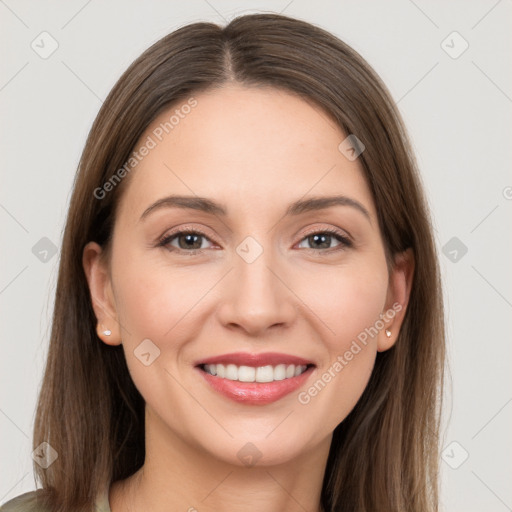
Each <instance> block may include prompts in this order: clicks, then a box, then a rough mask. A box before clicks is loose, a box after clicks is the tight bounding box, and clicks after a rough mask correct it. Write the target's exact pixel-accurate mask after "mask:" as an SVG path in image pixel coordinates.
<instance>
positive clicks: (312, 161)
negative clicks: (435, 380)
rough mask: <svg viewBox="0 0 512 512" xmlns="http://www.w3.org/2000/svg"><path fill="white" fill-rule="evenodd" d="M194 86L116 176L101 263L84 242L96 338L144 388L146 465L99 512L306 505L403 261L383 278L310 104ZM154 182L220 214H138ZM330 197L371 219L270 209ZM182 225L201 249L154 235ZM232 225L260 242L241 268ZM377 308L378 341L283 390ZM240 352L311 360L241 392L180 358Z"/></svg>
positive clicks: (405, 287) (370, 236) (359, 188)
mask: <svg viewBox="0 0 512 512" xmlns="http://www.w3.org/2000/svg"><path fill="white" fill-rule="evenodd" d="M194 97H195V98H196V99H197V102H198V104H197V106H196V107H195V108H194V109H193V110H192V111H191V112H190V114H188V115H187V116H185V118H184V119H181V120H180V122H179V124H178V125H176V126H175V127H174V129H173V130H172V131H170V132H169V134H168V135H167V136H166V137H165V138H164V139H163V140H162V141H161V142H160V143H159V144H158V145H157V146H156V147H155V148H153V149H152V150H151V151H150V152H149V154H148V155H147V156H146V157H144V159H143V160H142V161H141V162H140V163H139V164H138V165H137V167H136V169H135V170H134V171H132V173H131V174H130V175H129V178H126V179H127V180H128V182H127V183H124V184H123V185H124V186H126V188H125V190H124V191H123V195H122V198H121V203H120V207H119V210H118V214H117V218H116V222H115V227H114V236H113V244H112V252H111V254H110V257H109V259H108V261H106V259H105V258H102V250H101V247H99V246H98V245H97V244H96V243H95V242H90V243H89V244H88V245H87V246H86V247H85V249H84V253H83V265H84V269H85V272H86V275H87V279H88V282H89V287H90V290H91V297H92V303H93V307H94V310H95V313H96V316H97V319H98V336H99V337H100V338H101V339H102V341H103V342H104V343H106V344H109V345H117V344H120V343H122V345H123V348H124V352H125V356H126V360H127V364H128V368H129V370H130V373H131V376H132V378H133V380H134V382H135V385H136V386H137V388H138V389H139V391H140V392H141V394H142V396H143V397H144V399H145V401H146V416H145V422H146V460H145V464H144V466H143V467H142V468H141V470H139V471H138V472H137V473H136V474H135V475H133V476H132V477H130V478H128V479H126V480H124V481H120V482H116V483H114V484H113V485H112V486H111V488H110V496H109V498H110V504H111V509H112V512H124V511H129V510H133V511H139V510H152V511H154V512H164V511H165V512H168V511H169V510H183V511H186V510H190V511H192V510H194V509H196V510H198V511H200V512H203V511H217V512H218V511H230V510H238V511H245V512H249V511H256V510H257V511H261V510H266V511H276V512H277V511H281V512H282V511H299V510H301V511H302V510H304V509H305V510H309V511H315V510H320V508H319V502H320V491H321V486H322V479H323V475H324V470H325V464H326V461H327V456H328V452H329V446H330V442H331V438H332V432H333V430H334V428H335V427H336V426H337V425H338V424H339V423H340V422H341V421H342V420H343V419H344V418H345V417H346V416H347V415H348V413H349V412H350V411H351V410H352V408H353V407H354V405H355V404H356V402H357V401H358V399H359V398H360V396H361V394H362V392H363V391H364V389H365V387H366V385H367V383H368V379H369V377H370V374H371V372H372V369H373V366H374V361H375V357H376V353H377V351H384V350H387V349H389V348H390V347H391V346H392V345H393V344H394V343H395V341H396V338H397V336H398V332H399V330H400V326H401V324H402V321H403V317H404V314H405V310H406V306H407V302H408V299H409V294H410V288H411V281H412V273H413V269H414V261H413V256H412V253H411V252H410V250H409V251H406V252H405V253H403V254H400V255H397V257H396V260H395V263H396V264H395V267H394V269H393V271H392V272H391V273H388V269H387V266H386V260H385V253H384V246H383V240H382V237H381V233H380V231H379V228H378V223H377V216H376V210H375V205H374V202H373V198H372V196H371V193H370V190H369V188H368V186H367V184H366V182H365V180H364V178H363V172H362V169H361V166H360V163H359V161H358V160H357V159H356V160H355V161H350V160H348V159H347V158H346V157H345V156H344V155H343V154H342V153H341V152H340V151H339V150H338V145H339V144H340V142H341V141H343V140H344V139H345V137H346V134H343V133H342V132H341V131H340V129H339V128H338V127H337V126H336V124H335V123H334V122H333V121H332V120H331V119H330V118H329V117H328V116H327V115H326V114H325V113H324V112H323V111H322V110H321V109H319V108H318V107H316V106H314V105H312V104H309V103H307V102H305V101H304V100H303V99H300V98H298V97H297V96H295V95H292V94H290V93H287V92H283V91H279V90H277V89H271V88H255V87H252V88H247V87H243V86H241V85H238V84H230V85H229V86H225V87H223V88H221V89H217V90H215V91H209V92H203V93H201V94H197V95H195V96H194ZM175 108H176V106H173V108H171V109H169V111H168V112H164V113H162V115H161V116H160V117H159V118H157V119H155V121H154V122H153V123H152V125H151V126H150V127H149V128H148V130H147V132H146V133H145V134H143V136H142V137H141V139H140V141H144V140H145V139H146V137H147V135H150V134H151V133H152V130H153V129H154V128H155V127H157V126H158V125H159V124H160V123H161V122H162V121H164V120H166V119H168V118H169V115H170V113H172V111H173V110H174V109H175ZM140 143H141V142H140ZM140 143H139V144H140ZM170 194H179V195H197V196H201V197H207V198H209V199H212V200H214V201H216V202H218V203H221V204H223V205H224V206H225V207H226V208H227V210H228V216H226V217H225V218H223V217H222V216H219V215H214V214H211V213H205V212H200V211H196V210H192V209H178V208H165V207H164V208H160V209H155V210H153V212H151V213H150V214H149V215H147V217H145V219H144V220H140V218H141V215H142V214H143V212H144V211H145V210H146V209H147V208H148V207H149V206H150V205H151V204H153V203H154V202H155V201H157V200H158V199H161V198H163V197H165V196H168V195H170ZM334 194H339V195H344V196H347V197H350V198H352V199H354V200H357V201H358V202H359V203H361V204H362V205H363V206H364V207H365V208H366V209H367V211H368V212H369V215H370V218H369V219H367V218H366V217H365V216H364V215H363V214H362V213H361V212H360V211H358V210H357V209H356V208H353V207H351V206H332V207H330V208H328V209H325V210H321V211H312V212H305V213H302V214H300V215H298V216H288V217H287V216H285V210H286V208H287V206H288V205H289V204H290V203H292V202H293V201H296V200H298V199H303V198H309V197H312V196H313V195H314V196H315V197H316V196H328V195H334ZM182 227H183V228H185V229H184V230H185V231H186V228H191V227H192V228H195V229H198V230H200V231H203V232H204V233H205V237H199V238H198V240H197V246H200V247H202V248H203V253H197V252H196V253H195V254H186V253H185V252H186V251H187V250H188V251H189V253H190V252H193V251H191V250H190V249H186V247H187V246H186V245H185V242H186V241H185V242H184V241H183V236H182V238H181V242H182V245H181V246H180V245H179V244H180V238H179V237H178V238H174V241H172V242H170V243H169V244H168V246H167V247H158V246H157V244H158V241H159V239H160V238H162V237H163V236H164V235H166V234H168V233H170V232H171V229H173V228H182ZM328 228H331V229H332V228H334V229H338V230H339V232H340V233H341V234H343V235H344V236H349V237H350V239H351V240H352V241H353V246H352V247H345V246H344V245H343V244H341V245H340V242H339V241H338V240H337V239H336V238H335V237H334V236H333V237H332V238H331V240H330V241H329V240H327V241H326V243H325V245H322V244H321V241H320V242H316V244H315V241H314V240H311V237H309V239H308V235H309V234H310V233H322V230H324V229H328ZM247 236H251V237H253V238H254V239H255V240H256V241H257V242H258V243H259V245H260V246H261V248H262V249H263V252H262V254H261V255H260V256H259V257H258V258H257V259H256V260H255V261H253V262H251V263H248V262H247V261H246V260H244V259H243V258H242V257H240V256H239V254H238V253H237V252H236V249H237V247H238V246H239V245H240V243H241V242H242V241H243V240H244V239H245V237H247ZM180 247H181V248H182V249H181V250H182V253H181V254H180V253H179V248H180ZM183 247H185V248H183ZM324 247H325V248H324ZM172 248H174V249H175V250H174V251H172ZM332 248H334V249H340V250H337V251H333V250H332ZM170 249H171V250H170ZM251 250H254V249H251ZM327 251H329V252H327ZM394 303H398V304H400V305H401V306H402V310H401V311H400V312H398V313H396V315H395V316H394V318H391V319H386V324H385V325H386V328H387V329H389V330H390V331H391V337H387V336H386V334H385V332H384V329H381V330H380V331H379V332H378V334H377V335H376V336H375V337H373V338H371V337H370V338H369V339H368V343H367V345H366V346H364V348H363V349H362V350H361V351H360V352H359V353H358V354H357V355H355V356H354V358H353V359H352V360H351V361H350V362H349V363H348V364H347V365H346V366H345V367H344V368H343V370H342V371H340V372H338V373H337V374H336V377H335V378H333V379H332V380H331V381H330V382H329V383H328V384H327V385H326V386H325V387H324V388H323V389H322V390H321V392H319V393H318V394H317V395H316V396H314V397H313V398H311V400H310V401H309V403H307V404H302V403H300V402H299V400H298V393H299V392H300V391H304V390H307V389H308V388H309V387H310V386H311V385H312V384H313V383H314V382H315V381H317V380H318V378H319V377H320V376H321V375H322V373H324V372H325V371H327V370H328V369H329V368H330V367H332V365H333V363H334V362H335V361H336V360H337V357H338V356H339V355H343V354H344V353H345V352H346V351H347V350H348V349H349V348H350V346H351V343H352V342H353V340H354V339H356V337H357V336H358V335H359V334H360V333H361V332H362V331H364V329H365V328H368V327H370V326H372V325H374V324H375V322H376V320H378V319H379V315H380V314H382V313H384V312H386V311H388V310H390V309H392V305H393V304H394ZM105 329H110V330H111V331H112V334H111V335H110V336H106V335H104V334H103V332H102V331H103V330H105ZM148 338H149V339H150V340H151V341H152V342H153V343H154V344H155V345H156V346H158V348H159V350H160V355H159V357H158V358H157V359H155V360H154V362H153V363H152V364H151V365H149V366H145V365H144V364H142V363H141V361H140V360H139V359H138V358H137V357H135V355H134V350H135V349H136V348H137V346H138V345H139V344H140V343H141V341H142V340H144V339H148ZM239 351H243V352H250V353H261V352H281V353H286V354H293V355H297V356H301V357H304V358H306V359H308V360H311V361H313V362H314V363H315V365H316V368H315V370H314V371H313V373H312V375H311V376H310V377H309V379H308V381H307V383H306V384H305V385H304V386H302V387H301V388H300V389H299V390H298V391H297V392H293V393H291V394H289V395H287V396H286V397H284V398H282V399H280V400H278V401H277V402H274V403H271V404H267V405H247V404H240V403H236V402H233V401H231V400H229V399H228V398H226V397H224V396H222V395H220V394H218V393H217V392H216V391H214V390H213V389H212V388H211V387H210V386H209V385H208V384H206V383H205V382H204V381H203V379H202V377H201V376H200V375H199V374H198V372H197V370H196V369H194V364H195V363H196V362H197V361H198V360H199V359H201V358H206V357H211V356H215V355H219V354H225V353H229V352H239ZM248 442H250V443H252V444H253V445H255V446H256V447H257V449H258V450H259V452H260V454H261V458H260V459H259V460H257V463H256V464H255V465H254V466H251V467H248V466H246V465H245V464H244V463H243V462H242V461H241V460H240V459H239V458H238V456H237V453H238V452H239V450H240V449H241V448H242V447H244V446H245V445H246V443H248Z"/></svg>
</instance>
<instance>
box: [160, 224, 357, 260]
mask: <svg viewBox="0 0 512 512" xmlns="http://www.w3.org/2000/svg"><path fill="white" fill-rule="evenodd" d="M323 234H328V235H333V237H334V238H336V239H337V240H338V241H339V242H340V244H339V245H338V246H336V247H331V248H330V249H309V248H307V249H306V250H308V251H313V252H324V253H332V252H337V251H341V250H345V249H349V248H351V247H353V243H352V241H351V240H350V239H349V238H348V237H346V236H345V235H343V234H342V233H340V232H339V231H338V230H337V229H334V228H326V229H321V230H314V231H311V232H308V233H306V234H305V235H304V236H303V237H302V238H301V240H300V242H302V241H303V240H305V239H306V238H308V237H310V236H312V235H323ZM180 235H199V236H202V237H204V238H206V239H207V240H209V241H210V242H212V240H210V238H209V237H208V236H207V235H206V234H205V233H203V232H202V231H199V230H197V229H193V228H191V229H186V228H184V229H181V230H180V231H175V232H173V233H169V234H168V235H165V236H164V237H163V238H161V239H160V240H159V242H158V244H157V246H158V247H166V246H167V245H168V244H169V243H170V242H171V241H172V240H173V239H175V238H177V237H179V236H180ZM168 250H170V251H171V252H178V253H182V254H187V253H193V254H202V253H203V252H204V251H205V250H206V249H191V250H185V249H179V248H177V247H172V248H171V249H168ZM302 250H304V249H302Z"/></svg>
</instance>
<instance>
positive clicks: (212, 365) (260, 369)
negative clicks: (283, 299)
mask: <svg viewBox="0 0 512 512" xmlns="http://www.w3.org/2000/svg"><path fill="white" fill-rule="evenodd" d="M315 368H316V366H315V365H314V364H313V363H312V362H311V361H308V360H306V359H303V358H300V357H296V356H290V355H286V354H276V353H265V354H247V353H233V354H224V355H222V356H216V357H212V358H209V359H206V360H203V361H199V362H198V363H197V364H196V369H197V370H199V371H200V374H201V376H202V377H203V379H204V380H205V381H206V382H207V383H208V384H209V386H210V387H211V388H212V389H213V390H214V391H216V392H217V393H220V394H221V395H224V396H225V397H227V398H229V399H231V400H234V401H236V402H241V403H244V404H247V405H264V404H268V403H271V402H275V401H277V400H279V399H281V398H283V397H284V396H286V395H288V394H290V393H292V392H293V391H295V390H297V389H298V388H299V387H300V386H302V385H303V384H304V382H305V381H306V380H307V379H308V378H309V376H310V375H311V374H312V372H313V370H314V369H315Z"/></svg>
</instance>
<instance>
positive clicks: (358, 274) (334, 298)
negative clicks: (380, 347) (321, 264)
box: [297, 261, 388, 357]
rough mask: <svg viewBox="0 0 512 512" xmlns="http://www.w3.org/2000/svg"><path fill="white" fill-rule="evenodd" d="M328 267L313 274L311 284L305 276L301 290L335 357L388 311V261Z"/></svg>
mask: <svg viewBox="0 0 512 512" xmlns="http://www.w3.org/2000/svg"><path fill="white" fill-rule="evenodd" d="M328 270H329V271H328V272H326V271H322V272H318V273H316V274H315V273H312V274H310V279H309V280H308V283H309V284H307V283H306V282H305V281H304V280H303V281H304V282H303V284H302V285H301V287H300V288H301V291H299V292H298V293H297V294H298V295H299V296H300V297H303V300H304V303H305V304H306V305H307V307H308V308H309V310H310V311H311V312H312V313H313V314H314V315H315V316H316V317H317V318H318V319H319V322H318V323H317V325H318V328H319V329H321V332H323V333H325V336H324V337H323V341H324V343H325V344H326V345H327V348H328V350H329V354H330V356H331V357H333V356H334V354H339V353H343V352H345V350H348V349H349V347H350V345H351V341H352V340H354V339H357V337H358V336H359V335H360V334H362V333H365V332H367V330H368V329H369V328H370V327H372V326H374V325H375V323H376V321H377V320H379V315H380V314H381V313H384V311H383V307H384V305H385V300H386V294H387V285H388V276H387V269H386V267H385V265H384V266H382V265H379V263H378V262H375V261H372V262H367V263H366V264H364V262H361V264H360V265H351V266H346V267H343V268H341V267H340V268H338V269H332V268H331V269H328ZM313 284H314V286H313ZM308 316H310V317H311V313H309V315H308ZM360 338H364V335H361V336H360ZM368 338H369V341H370V340H372V339H373V338H372V337H371V336H368Z"/></svg>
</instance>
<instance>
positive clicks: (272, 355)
mask: <svg viewBox="0 0 512 512" xmlns="http://www.w3.org/2000/svg"><path fill="white" fill-rule="evenodd" d="M204 364H235V365H236V366H254V367H258V366H268V365H270V366H277V365H278V364H294V365H306V366H307V365H313V364H314V363H313V362H312V361H309V360H307V359H304V358H302V357H298V356H292V355H289V354H280V353H277V352H264V353H261V354H249V353H247V352H232V353H231V354H222V355H219V356H213V357H208V358H207V359H201V360H200V361H198V362H197V364H196V366H201V365H204Z"/></svg>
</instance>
